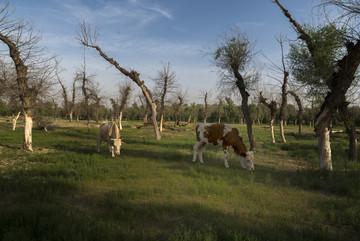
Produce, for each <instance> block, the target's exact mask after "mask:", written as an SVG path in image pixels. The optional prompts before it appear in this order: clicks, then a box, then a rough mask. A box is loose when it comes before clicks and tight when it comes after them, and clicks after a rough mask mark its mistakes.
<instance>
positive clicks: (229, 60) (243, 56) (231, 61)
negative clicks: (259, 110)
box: [211, 28, 259, 150]
mask: <svg viewBox="0 0 360 241" xmlns="http://www.w3.org/2000/svg"><path fill="white" fill-rule="evenodd" d="M221 37H222V38H221V43H220V44H218V46H217V48H216V50H214V51H212V52H211V55H212V57H213V63H214V64H215V66H216V67H218V69H219V73H220V77H221V80H220V81H219V86H220V87H221V88H222V89H223V90H226V91H227V92H228V93H234V90H236V89H237V90H238V91H239V92H240V94H241V98H242V103H241V108H242V112H243V115H244V118H245V121H246V126H247V134H248V137H249V141H250V150H255V149H256V143H255V137H254V135H253V132H252V124H253V121H252V119H251V116H250V111H249V106H248V99H249V96H250V94H249V92H248V90H249V87H250V86H251V85H253V84H254V82H256V81H257V80H258V79H259V72H257V71H253V72H252V71H249V70H250V69H251V67H250V63H251V61H252V59H253V57H254V55H255V54H256V53H254V51H253V49H254V46H255V44H254V43H251V42H250V41H249V39H248V38H247V36H246V35H245V34H244V33H243V32H241V31H240V30H239V29H238V28H229V29H228V32H227V33H224V34H223V35H222V36H221Z"/></svg>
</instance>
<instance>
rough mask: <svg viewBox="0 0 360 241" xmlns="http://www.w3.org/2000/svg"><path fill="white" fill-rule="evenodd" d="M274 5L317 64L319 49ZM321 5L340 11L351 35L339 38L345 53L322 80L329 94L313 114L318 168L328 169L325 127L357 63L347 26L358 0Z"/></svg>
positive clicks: (357, 44) (355, 42) (355, 41)
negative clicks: (315, 114) (343, 44)
mask: <svg viewBox="0 0 360 241" xmlns="http://www.w3.org/2000/svg"><path fill="white" fill-rule="evenodd" d="M275 3H276V4H277V5H278V6H279V7H280V9H281V10H282V12H283V14H284V15H285V17H286V18H288V20H289V21H290V22H291V24H292V25H293V27H294V29H295V31H296V32H297V34H298V37H299V38H300V39H301V40H303V41H304V42H305V43H306V46H307V48H308V50H309V52H310V54H311V56H312V59H313V60H314V64H315V65H317V62H316V61H315V57H314V56H315V55H316V52H317V51H321V49H320V48H319V47H318V46H316V44H315V43H314V41H313V39H312V37H311V36H310V35H309V34H308V33H306V32H305V31H304V30H303V28H302V26H301V25H300V24H299V23H298V22H297V21H296V20H294V19H293V17H292V16H291V14H290V13H289V11H288V10H287V9H285V8H284V7H283V6H282V5H281V4H280V2H279V1H278V0H275ZM324 4H325V5H324V6H331V7H333V6H334V5H335V6H336V7H339V9H340V10H341V11H343V13H344V14H343V15H342V16H340V18H339V19H340V20H344V22H345V23H346V25H344V27H346V28H348V29H349V31H348V32H349V33H350V34H351V35H350V36H349V35H344V36H343V37H344V41H345V46H344V47H345V49H346V53H345V54H344V55H343V56H342V57H341V58H340V59H339V60H338V61H335V62H334V66H333V69H332V73H331V75H330V76H329V77H328V78H327V79H325V82H326V85H327V87H328V89H329V92H328V93H327V95H326V97H325V100H324V102H323V104H322V106H321V109H320V112H319V113H318V114H317V118H316V122H315V132H316V135H317V138H318V149H319V159H320V169H325V170H332V160H331V147H330V133H329V125H330V123H331V120H332V117H333V115H334V114H335V112H336V110H337V109H339V107H340V106H341V105H343V103H345V102H346V93H347V90H348V89H349V88H350V86H351V84H352V83H353V80H354V77H355V73H356V71H357V69H358V67H359V64H360V38H359V35H358V34H357V33H354V31H353V30H354V28H352V27H351V26H350V25H349V24H350V23H352V22H354V21H356V20H357V18H358V17H359V14H358V9H359V6H360V4H359V2H358V1H344V0H328V1H324Z"/></svg>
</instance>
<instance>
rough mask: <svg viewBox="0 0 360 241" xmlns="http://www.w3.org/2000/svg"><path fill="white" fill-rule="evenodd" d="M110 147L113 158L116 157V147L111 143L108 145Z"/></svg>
mask: <svg viewBox="0 0 360 241" xmlns="http://www.w3.org/2000/svg"><path fill="white" fill-rule="evenodd" d="M108 146H109V151H110V153H111V157H115V154H114V146H113V145H111V144H110V143H109V144H108Z"/></svg>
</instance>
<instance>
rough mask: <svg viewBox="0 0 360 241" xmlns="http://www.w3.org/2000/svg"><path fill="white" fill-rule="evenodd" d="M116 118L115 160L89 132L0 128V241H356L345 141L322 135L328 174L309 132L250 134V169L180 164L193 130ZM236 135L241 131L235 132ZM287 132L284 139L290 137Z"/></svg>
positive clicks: (212, 160)
mask: <svg viewBox="0 0 360 241" xmlns="http://www.w3.org/2000/svg"><path fill="white" fill-rule="evenodd" d="M140 124H141V123H140V122H126V123H125V125H124V129H123V130H122V131H121V136H122V138H124V142H125V143H126V144H124V145H123V146H122V149H121V155H120V156H117V157H115V158H111V155H110V153H109V152H108V148H107V145H106V144H104V143H103V145H102V146H101V152H100V153H97V152H96V138H97V133H98V125H95V127H93V129H92V132H91V133H90V132H88V131H87V128H86V125H85V123H82V122H80V123H77V122H76V125H72V126H69V125H68V124H67V122H65V121H59V122H56V123H55V127H54V128H53V129H51V130H49V131H48V132H45V131H42V130H33V146H34V149H35V150H34V152H26V151H23V150H21V145H22V140H23V128H22V127H21V125H20V126H19V128H17V129H16V131H12V130H11V124H10V123H8V122H5V121H4V119H2V120H1V121H0V240H3V241H13V240H22V241H26V240H76V241H79V240H171V241H175V240H179V241H180V240H181V241H187V240H207V241H211V240H254V241H255V240H293V241H295V240H359V239H360V172H359V171H358V167H357V166H356V165H355V164H354V163H347V162H346V157H347V154H346V149H347V135H346V134H334V135H333V136H332V150H333V162H334V163H333V166H334V171H333V172H331V173H329V172H320V171H319V170H318V155H317V142H316V137H315V135H314V132H313V129H311V128H309V127H305V128H304V134H303V136H302V137H301V138H298V137H295V136H293V135H287V136H286V137H287V141H288V142H287V143H286V144H281V143H280V138H279V135H278V132H276V135H277V136H276V137H277V141H278V143H277V144H276V145H272V144H271V143H270V134H269V129H268V128H267V126H264V125H263V126H256V125H255V126H254V135H255V138H256V141H257V147H258V150H257V152H256V154H255V171H254V172H250V171H247V170H243V169H242V168H241V165H240V162H239V161H238V160H237V159H236V157H235V156H234V155H232V156H231V159H230V161H229V165H230V168H229V169H226V168H225V167H224V164H223V162H222V161H221V159H222V152H221V151H220V149H218V148H213V147H210V146H207V147H206V149H205V152H204V162H205V164H204V165H202V164H200V163H199V162H197V163H192V162H191V160H192V146H193V144H194V141H195V133H194V124H191V125H189V126H186V127H179V128H177V129H175V130H165V131H164V132H163V133H162V140H161V141H156V140H155V139H154V135H153V130H152V128H150V127H149V128H141V129H136V128H132V127H133V126H134V125H140ZM235 126H236V127H238V128H239V130H240V131H241V132H242V133H244V138H245V141H246V144H247V146H249V145H248V142H247V139H246V134H245V133H246V126H245V125H235ZM296 130H297V127H296V126H287V127H286V128H285V132H286V133H291V132H296Z"/></svg>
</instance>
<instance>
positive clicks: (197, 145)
mask: <svg viewBox="0 0 360 241" xmlns="http://www.w3.org/2000/svg"><path fill="white" fill-rule="evenodd" d="M199 146H200V142H198V141H197V142H195V144H194V147H193V150H194V156H193V160H192V161H193V162H196V155H197V152H198V149H199Z"/></svg>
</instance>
